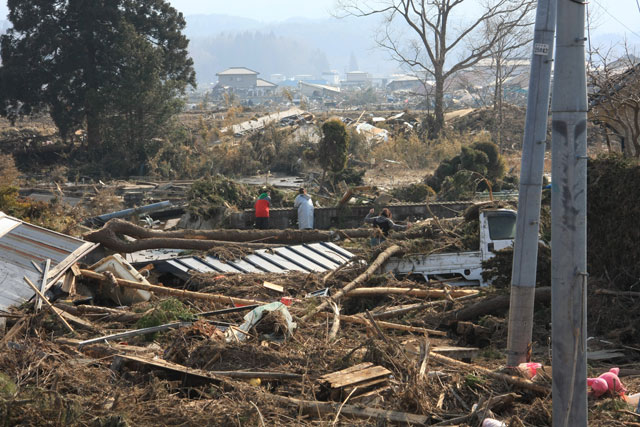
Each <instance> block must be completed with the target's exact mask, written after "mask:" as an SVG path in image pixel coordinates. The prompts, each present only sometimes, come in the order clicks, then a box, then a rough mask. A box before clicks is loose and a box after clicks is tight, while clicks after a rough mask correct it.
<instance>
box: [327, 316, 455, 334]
mask: <svg viewBox="0 0 640 427" xmlns="http://www.w3.org/2000/svg"><path fill="white" fill-rule="evenodd" d="M316 315H318V316H321V317H324V318H333V314H332V313H327V312H324V311H323V312H320V313H317V314H316ZM340 321H341V322H345V323H357V324H359V325H365V326H370V323H369V321H368V320H367V319H365V318H364V317H360V316H348V315H345V314H342V315H340ZM376 324H377V325H378V326H379V327H380V328H381V329H395V330H397V331H404V332H412V333H414V334H422V335H424V334H427V335H432V336H440V337H446V336H447V333H446V332H444V331H437V330H435V329H427V328H421V327H418V326H409V325H401V324H399V323H391V322H382V321H376Z"/></svg>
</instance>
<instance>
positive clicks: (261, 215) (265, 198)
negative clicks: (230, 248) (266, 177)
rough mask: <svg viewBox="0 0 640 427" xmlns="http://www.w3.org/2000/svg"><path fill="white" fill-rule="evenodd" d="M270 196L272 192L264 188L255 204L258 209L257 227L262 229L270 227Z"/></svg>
mask: <svg viewBox="0 0 640 427" xmlns="http://www.w3.org/2000/svg"><path fill="white" fill-rule="evenodd" d="M270 196H271V195H270V193H269V192H268V191H267V190H266V189H264V191H263V192H262V193H261V194H260V195H259V196H258V200H256V203H255V205H254V206H253V207H254V208H255V210H256V228H259V229H261V230H266V229H267V228H269V207H270V206H271V197H270Z"/></svg>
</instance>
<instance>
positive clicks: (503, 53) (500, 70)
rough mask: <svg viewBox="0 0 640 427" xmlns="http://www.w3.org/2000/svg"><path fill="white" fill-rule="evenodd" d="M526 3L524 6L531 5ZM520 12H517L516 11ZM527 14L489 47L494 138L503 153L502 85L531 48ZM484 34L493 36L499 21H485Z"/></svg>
mask: <svg viewBox="0 0 640 427" xmlns="http://www.w3.org/2000/svg"><path fill="white" fill-rule="evenodd" d="M530 6H531V5H527V6H524V7H530ZM518 13H519V12H518ZM530 18H532V17H531V16H530V15H527V16H525V17H524V18H522V19H520V20H519V22H517V23H516V24H515V25H514V26H513V28H512V29H511V31H509V32H508V33H506V34H503V35H502V37H500V38H498V39H497V40H496V42H495V44H493V45H492V46H490V47H489V60H490V61H491V68H492V69H493V77H494V81H493V112H494V123H493V129H492V134H493V139H494V142H495V143H496V145H497V146H498V147H499V148H500V151H501V152H502V149H503V144H502V130H503V126H504V108H503V105H504V84H505V83H506V82H507V80H509V79H510V78H511V77H514V76H515V74H516V72H517V71H518V70H519V69H520V70H521V69H522V66H523V64H522V58H526V56H527V55H526V54H527V53H528V52H526V50H527V49H526V48H528V47H530V44H531V41H532V40H533V34H532V32H531V26H532V24H533V20H532V19H530ZM483 26H484V33H485V35H486V37H487V38H492V36H493V34H494V33H495V32H496V31H500V29H499V27H500V23H499V22H496V20H495V19H489V20H486V21H485V22H484V25H483Z"/></svg>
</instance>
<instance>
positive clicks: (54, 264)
mask: <svg viewBox="0 0 640 427" xmlns="http://www.w3.org/2000/svg"><path fill="white" fill-rule="evenodd" d="M96 246H98V245H97V244H96V243H90V242H85V241H84V240H81V239H77V238H75V237H71V236H67V235H65V234H62V233H57V232H55V231H51V230H47V229H46V228H42V227H38V226H35V225H32V224H29V223H27V222H24V221H21V220H19V219H17V218H13V217H10V216H8V215H6V214H4V213H3V212H0V309H2V310H5V309H7V308H8V307H9V306H12V305H20V304H22V303H23V302H25V301H26V300H28V299H29V298H31V297H32V296H33V291H32V290H31V289H30V288H29V287H28V286H26V285H25V283H24V281H23V279H22V278H23V277H25V276H26V277H27V278H28V279H29V280H31V281H32V282H34V283H39V282H40V281H41V280H42V277H41V275H42V273H41V272H39V271H38V270H37V269H36V267H35V266H34V263H35V264H36V265H41V264H42V263H43V262H44V261H45V260H46V259H50V260H51V269H50V270H49V274H48V276H47V283H48V286H50V285H52V284H53V283H55V282H56V281H57V280H58V279H60V278H61V277H62V276H63V274H64V273H65V272H66V271H67V270H68V269H69V268H71V266H72V265H73V264H74V263H75V262H76V261H78V260H79V259H80V258H82V257H83V256H85V255H86V254H88V253H89V252H91V251H92V250H93V249H94V248H95V247H96ZM32 261H33V262H32Z"/></svg>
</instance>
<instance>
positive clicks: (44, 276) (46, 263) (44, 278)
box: [34, 258, 51, 313]
mask: <svg viewBox="0 0 640 427" xmlns="http://www.w3.org/2000/svg"><path fill="white" fill-rule="evenodd" d="M49 268H51V259H49V258H47V259H46V260H45V261H44V268H43V269H42V279H41V280H40V292H41V293H43V294H44V292H45V291H46V289H47V276H48V275H49ZM41 308H42V300H41V299H40V297H39V296H38V294H36V301H35V308H34V310H35V312H36V313H37V312H39V311H40V309H41Z"/></svg>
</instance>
